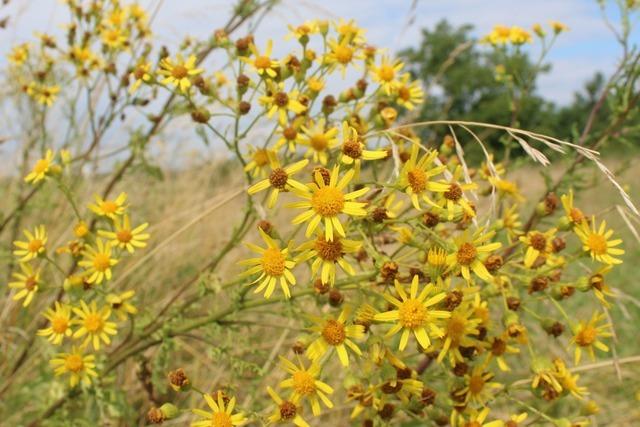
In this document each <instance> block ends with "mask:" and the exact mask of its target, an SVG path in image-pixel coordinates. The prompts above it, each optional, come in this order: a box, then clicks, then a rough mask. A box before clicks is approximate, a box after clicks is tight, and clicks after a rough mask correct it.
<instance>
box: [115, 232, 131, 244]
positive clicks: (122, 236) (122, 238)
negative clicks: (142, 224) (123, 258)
mask: <svg viewBox="0 0 640 427" xmlns="http://www.w3.org/2000/svg"><path fill="white" fill-rule="evenodd" d="M116 239H118V241H119V242H121V243H129V242H130V241H131V239H133V234H132V233H131V230H120V231H118V232H117V233H116Z"/></svg>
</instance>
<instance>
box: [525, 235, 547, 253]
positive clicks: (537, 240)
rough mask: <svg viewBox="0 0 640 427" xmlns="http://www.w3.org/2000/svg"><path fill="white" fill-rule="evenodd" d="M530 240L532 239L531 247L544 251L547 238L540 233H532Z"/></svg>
mask: <svg viewBox="0 0 640 427" xmlns="http://www.w3.org/2000/svg"><path fill="white" fill-rule="evenodd" d="M529 240H530V241H531V247H532V248H533V249H537V250H539V251H544V249H545V248H546V247H547V239H546V238H545V237H544V235H542V234H540V233H534V234H532V235H531V237H530V239H529Z"/></svg>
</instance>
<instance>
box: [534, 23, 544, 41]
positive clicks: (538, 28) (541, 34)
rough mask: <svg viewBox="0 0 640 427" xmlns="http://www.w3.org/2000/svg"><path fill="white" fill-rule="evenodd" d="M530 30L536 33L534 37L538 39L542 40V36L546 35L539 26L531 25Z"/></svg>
mask: <svg viewBox="0 0 640 427" xmlns="http://www.w3.org/2000/svg"><path fill="white" fill-rule="evenodd" d="M531 29H532V30H533V32H534V33H536V35H537V36H538V37H541V38H544V36H546V35H547V33H546V32H545V31H544V29H543V28H542V25H540V24H533V26H532V27H531Z"/></svg>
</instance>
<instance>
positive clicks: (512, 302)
mask: <svg viewBox="0 0 640 427" xmlns="http://www.w3.org/2000/svg"><path fill="white" fill-rule="evenodd" d="M507 307H509V310H511V311H517V310H518V309H519V308H520V298H518V297H507Z"/></svg>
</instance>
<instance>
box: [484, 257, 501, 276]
mask: <svg viewBox="0 0 640 427" xmlns="http://www.w3.org/2000/svg"><path fill="white" fill-rule="evenodd" d="M503 262H504V261H503V260H502V257H501V256H500V255H489V256H488V257H487V260H486V261H485V262H484V266H485V267H486V268H487V270H489V272H490V273H495V272H496V271H498V270H500V268H501V267H502V264H503Z"/></svg>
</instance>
